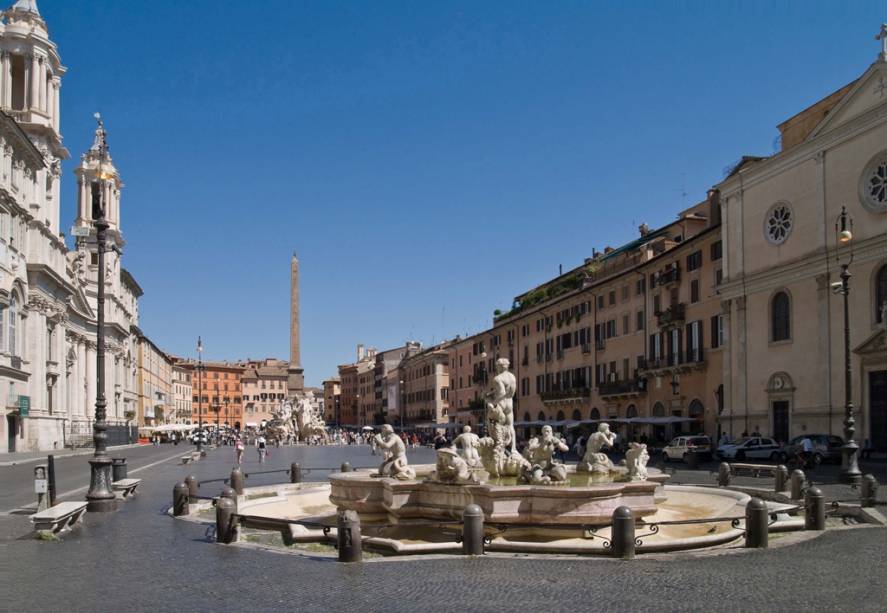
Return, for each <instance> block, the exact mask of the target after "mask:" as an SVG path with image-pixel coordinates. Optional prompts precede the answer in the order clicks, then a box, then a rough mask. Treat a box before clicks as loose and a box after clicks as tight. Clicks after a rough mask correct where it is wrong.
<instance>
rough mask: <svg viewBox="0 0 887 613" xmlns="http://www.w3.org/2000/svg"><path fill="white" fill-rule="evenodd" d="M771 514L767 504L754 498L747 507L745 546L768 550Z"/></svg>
mask: <svg viewBox="0 0 887 613" xmlns="http://www.w3.org/2000/svg"><path fill="white" fill-rule="evenodd" d="M769 520H770V514H769V513H768V512H767V503H766V502H764V501H763V500H761V499H760V498H752V499H751V500H749V501H748V504H747V505H746V507H745V546H746V547H750V548H757V549H766V548H767V536H768V535H767V529H768V527H769V526H768V523H769Z"/></svg>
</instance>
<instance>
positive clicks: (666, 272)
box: [655, 264, 681, 287]
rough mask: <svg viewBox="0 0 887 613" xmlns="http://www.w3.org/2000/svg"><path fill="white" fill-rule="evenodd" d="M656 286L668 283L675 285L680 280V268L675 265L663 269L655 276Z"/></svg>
mask: <svg viewBox="0 0 887 613" xmlns="http://www.w3.org/2000/svg"><path fill="white" fill-rule="evenodd" d="M655 279H656V286H657V287H658V286H662V285H668V284H669V283H677V282H678V281H680V280H681V268H680V266H678V265H677V264H675V265H672V266H669V267H667V268H663V269H662V270H660V271H659V272H658V273H656V276H655Z"/></svg>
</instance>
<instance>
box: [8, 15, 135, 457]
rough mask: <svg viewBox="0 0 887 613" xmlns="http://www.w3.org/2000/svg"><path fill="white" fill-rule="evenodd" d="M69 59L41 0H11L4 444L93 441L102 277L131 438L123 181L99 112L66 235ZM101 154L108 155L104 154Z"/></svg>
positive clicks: (110, 346)
mask: <svg viewBox="0 0 887 613" xmlns="http://www.w3.org/2000/svg"><path fill="white" fill-rule="evenodd" d="M65 71H66V68H65V67H64V65H63V64H62V63H61V59H60V57H59V54H58V50H57V48H56V45H55V43H53V42H52V40H51V39H50V38H49V33H48V30H47V27H46V23H45V22H44V21H43V18H42V17H41V15H40V12H39V10H38V8H37V3H36V0H18V1H17V2H15V3H14V4H13V5H12V6H11V7H10V8H8V9H6V10H5V11H4V12H3V13H2V22H0V398H2V400H3V410H4V418H3V419H2V420H0V453H2V452H12V451H34V450H52V449H61V448H63V447H65V446H77V445H86V444H90V442H91V437H92V419H93V412H94V404H95V397H96V381H95V373H96V348H97V345H96V305H97V300H96V297H97V293H98V283H99V282H103V283H104V284H105V292H106V294H105V296H106V300H105V318H106V333H105V359H106V364H105V371H106V390H105V393H106V396H107V399H108V408H107V412H108V422H109V424H110V429H109V444H115V443H119V442H126V438H127V436H128V434H127V430H128V429H127V424H128V423H130V422H132V421H133V420H134V419H135V416H136V404H137V398H138V393H137V377H136V375H137V360H136V355H137V343H138V334H139V331H138V319H139V312H138V298H139V296H141V295H142V290H141V288H140V287H139V285H138V284H137V283H136V281H135V279H134V278H133V277H132V275H131V274H130V273H129V272H127V271H126V269H124V268H123V267H122V265H121V257H122V253H123V246H124V241H123V237H122V234H121V232H120V195H121V190H122V188H123V183H122V181H121V179H120V176H119V174H118V172H117V170H116V168H115V167H114V164H113V161H112V160H111V157H110V154H109V153H107V147H102V145H103V144H106V133H105V129H104V126H103V125H102V124H101V121H99V126H98V129H97V130H96V133H95V141H94V143H93V146H92V147H91V148H90V149H89V151H87V152H86V153H85V154H83V156H82V157H81V162H80V164H79V166H78V167H77V168H76V170H75V175H76V177H77V185H78V191H77V200H78V206H77V218H76V220H75V222H74V228H75V230H74V234H75V235H76V236H75V242H74V245H73V248H69V246H68V245H67V244H66V242H65V236H64V234H63V233H62V232H61V227H60V224H61V219H60V208H61V207H60V193H61V190H60V183H61V178H62V177H61V162H62V160H64V159H66V158H68V157H69V153H68V151H67V150H66V149H65V147H64V145H63V144H62V136H61V124H60V117H59V95H60V89H61V81H62V77H63V76H64V74H65ZM103 151H104V153H102V152H103ZM94 182H97V183H98V184H99V189H100V190H101V194H102V198H103V199H104V203H105V209H106V211H107V217H108V221H109V222H110V230H109V232H108V234H109V244H108V247H107V251H106V258H105V259H106V274H105V278H104V279H101V280H100V279H98V252H97V246H96V240H95V231H94V229H93V228H92V211H91V198H90V191H91V189H92V184H93V183H94Z"/></svg>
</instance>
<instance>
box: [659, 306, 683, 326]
mask: <svg viewBox="0 0 887 613" xmlns="http://www.w3.org/2000/svg"><path fill="white" fill-rule="evenodd" d="M686 310H687V309H686V305H685V304H684V303H683V302H678V303H676V304H673V305H671V306H670V307H668V308H667V309H665V310H664V311H657V312H656V321H657V322H658V323H659V327H660V328H665V327H667V326H675V325H679V324H682V323H683V322H684V318H685V317H686Z"/></svg>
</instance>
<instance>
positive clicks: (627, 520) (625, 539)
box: [610, 507, 635, 560]
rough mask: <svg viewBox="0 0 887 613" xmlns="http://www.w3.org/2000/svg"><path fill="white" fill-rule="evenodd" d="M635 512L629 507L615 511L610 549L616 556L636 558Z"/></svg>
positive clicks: (628, 558) (624, 558)
mask: <svg viewBox="0 0 887 613" xmlns="http://www.w3.org/2000/svg"><path fill="white" fill-rule="evenodd" d="M634 546H635V541H634V514H633V513H632V512H631V509H629V508H628V507H618V508H617V509H616V510H615V511H613V528H612V534H611V535H610V547H611V549H610V551H611V552H612V554H613V557H615V558H622V559H623V560H631V559H633V558H634Z"/></svg>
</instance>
